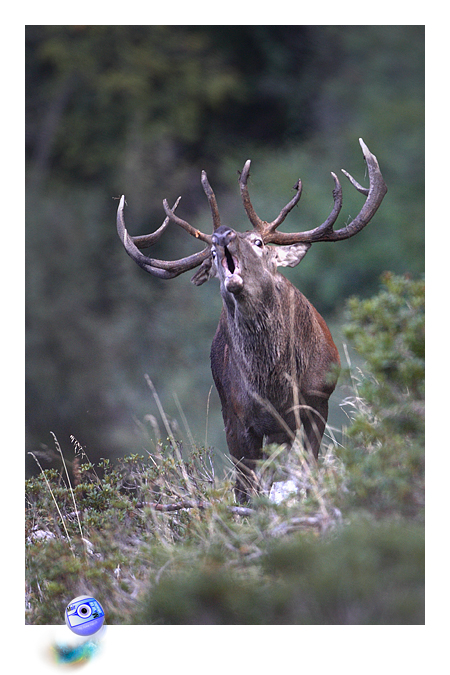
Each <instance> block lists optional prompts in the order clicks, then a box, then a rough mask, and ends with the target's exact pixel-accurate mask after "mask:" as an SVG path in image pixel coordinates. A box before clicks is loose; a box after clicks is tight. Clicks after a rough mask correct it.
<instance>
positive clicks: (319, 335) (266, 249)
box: [117, 139, 387, 501]
mask: <svg viewBox="0 0 450 675" xmlns="http://www.w3.org/2000/svg"><path fill="white" fill-rule="evenodd" d="M360 145H361V148H362V151H363V155H364V159H365V161H366V164H367V169H368V172H369V188H364V187H362V186H361V185H359V183H358V182H357V181H356V180H355V179H354V178H353V177H352V176H350V174H348V173H347V172H346V171H344V170H343V173H344V174H345V175H346V176H347V178H348V179H349V180H350V182H351V183H352V185H353V186H354V187H355V188H356V189H357V190H358V191H359V192H361V193H362V194H364V195H366V201H365V203H364V205H363V207H362V209H361V211H360V213H359V214H358V215H357V216H356V218H354V220H352V221H351V222H350V223H349V224H348V225H346V226H345V227H343V228H342V229H339V230H334V229H333V225H334V223H335V222H336V220H337V217H338V215H339V212H340V210H341V206H342V189H341V186H340V183H339V180H338V178H337V176H336V175H335V174H334V173H332V176H333V179H334V184H335V187H334V190H333V198H334V206H333V209H332V211H331V213H330V215H329V216H328V218H327V219H326V220H325V222H324V223H322V225H319V227H316V228H314V229H312V230H308V231H305V232H297V233H293V234H291V233H282V232H278V231H277V228H278V226H279V225H281V223H282V222H283V221H284V219H285V218H286V216H287V215H288V213H289V212H290V211H292V209H293V208H294V206H295V205H296V204H298V202H299V199H300V195H301V190H302V184H301V181H300V180H299V181H298V182H297V184H296V185H295V190H296V194H295V196H294V197H293V199H292V200H291V201H290V202H289V203H288V204H287V205H286V206H285V207H284V208H283V209H282V210H281V212H280V214H279V215H278V216H277V217H276V218H275V220H273V221H272V222H271V223H268V222H266V221H264V220H261V218H259V216H257V214H256V213H255V211H254V209H253V206H252V203H251V201H250V197H249V194H248V188H247V180H248V176H249V171H250V160H248V161H247V162H246V163H245V166H244V169H243V171H242V173H241V174H240V178H239V185H240V190H241V195H242V199H243V202H244V208H245V211H246V213H247V216H248V218H249V220H250V222H251V224H252V226H253V229H252V230H250V231H249V232H237V231H236V230H234V229H232V228H231V227H227V226H225V225H221V222H220V217H219V211H218V208H217V202H216V198H215V195H214V192H213V191H212V189H211V186H210V185H209V183H208V179H207V177H206V173H205V172H204V171H203V172H202V178H201V181H202V185H203V189H204V191H205V193H206V196H207V198H208V201H209V206H210V209H211V213H212V220H213V226H214V230H213V233H212V234H203V233H202V232H200V231H199V230H197V229H196V228H194V227H192V226H191V225H190V224H189V223H187V222H186V221H185V220H182V219H181V218H180V217H178V216H177V215H175V213H174V211H175V208H176V206H177V205H178V201H177V202H176V204H175V205H174V207H173V208H172V209H170V208H169V205H168V203H167V201H166V200H164V202H163V205H164V210H165V212H166V216H167V217H166V219H165V221H164V223H163V224H162V226H161V227H160V228H159V229H158V230H157V231H156V232H154V233H153V234H149V235H144V236H138V237H131V236H130V235H129V234H128V232H127V230H126V229H125V223H124V217H123V209H124V203H125V198H124V197H123V196H122V198H121V200H120V203H119V208H118V211H117V230H118V233H119V236H120V239H121V240H122V243H123V245H124V247H125V250H126V251H127V253H128V254H129V255H130V256H131V257H132V258H133V260H134V261H135V262H136V263H137V264H138V265H139V266H140V267H142V268H143V269H144V270H146V272H149V273H150V274H153V275H155V276H157V277H159V278H161V279H172V278H173V277H176V276H178V275H179V274H182V273H183V272H186V271H187V270H191V269H193V268H195V267H198V266H200V268H199V270H198V271H197V272H196V274H195V275H194V276H193V277H192V282H193V283H194V284H195V285H197V286H199V285H200V284H203V283H204V282H205V281H207V280H208V279H210V278H211V277H215V276H217V277H218V278H219V281H220V291H221V294H222V299H223V309H222V314H221V316H220V320H219V325H218V327H217V331H216V335H215V337H214V340H213V343H212V347H211V368H212V374H213V378H214V382H215V384H216V387H217V390H218V392H219V396H220V400H221V403H222V414H223V419H224V423H225V431H226V438H227V443H228V448H229V451H230V454H231V456H232V459H233V461H234V463H235V465H236V466H237V468H238V471H237V481H236V489H235V491H236V497H237V499H238V500H239V501H247V500H248V499H249V498H250V496H251V494H254V493H255V492H257V491H258V481H257V479H256V476H255V473H254V469H255V464H256V460H259V459H261V458H262V454H263V450H262V448H263V442H265V443H287V444H292V441H293V438H294V436H295V432H296V430H297V429H298V427H299V423H300V425H301V426H302V427H303V434H304V439H305V441H306V445H307V447H309V448H310V450H311V452H312V454H313V455H314V457H315V458H317V457H318V454H319V447H320V443H321V440H322V436H323V433H324V430H325V425H326V421H327V417H328V399H329V397H330V395H331V393H332V392H333V390H334V388H335V385H336V381H337V377H338V372H339V365H340V363H339V355H338V350H337V349H336V346H335V344H334V342H333V339H332V337H331V334H330V331H329V330H328V327H327V325H326V323H325V321H324V320H323V318H322V317H321V316H320V314H319V313H318V312H317V311H316V309H315V308H314V307H313V306H312V305H311V303H310V302H309V301H308V300H307V299H306V298H305V296H304V295H302V294H301V293H300V291H298V290H297V288H295V287H294V286H293V285H292V284H291V283H290V282H289V281H288V280H287V279H286V278H285V277H284V276H283V275H281V274H279V273H278V272H277V267H278V266H281V267H285V266H289V267H294V266H295V265H297V264H298V263H299V262H300V261H301V260H302V258H303V257H304V256H305V254H306V252H307V251H308V249H309V248H310V246H311V244H313V243H315V242H319V241H341V240H343V239H348V238H349V237H353V236H354V235H355V234H357V233H358V232H360V231H361V230H362V229H363V227H365V226H366V225H367V223H368V222H369V221H370V220H371V218H372V217H373V216H374V214H375V212H376V211H377V209H378V207H379V206H380V204H381V202H382V200H383V197H384V195H385V194H386V191H387V188H386V185H385V183H384V180H383V177H382V175H381V172H380V168H379V166H378V162H377V159H376V157H375V156H374V155H373V154H372V153H371V152H370V151H369V149H368V148H367V146H366V145H365V144H364V142H363V141H362V139H360ZM169 222H173V223H175V224H177V225H179V226H180V227H182V228H183V229H185V230H186V231H187V232H188V233H189V234H191V235H193V236H194V237H195V238H197V239H200V240H201V241H203V242H204V243H205V244H206V248H204V249H203V250H202V251H199V252H198V253H195V254H193V255H191V256H188V257H186V258H182V259H181V260H174V261H165V260H157V259H154V258H149V257H147V256H146V255H144V254H143V253H141V251H140V250H139V249H142V248H146V247H149V246H151V245H152V244H154V243H155V242H156V241H157V240H158V239H159V237H160V236H161V234H162V233H163V232H164V230H165V229H166V227H167V225H168V224H169ZM268 244H276V246H268Z"/></svg>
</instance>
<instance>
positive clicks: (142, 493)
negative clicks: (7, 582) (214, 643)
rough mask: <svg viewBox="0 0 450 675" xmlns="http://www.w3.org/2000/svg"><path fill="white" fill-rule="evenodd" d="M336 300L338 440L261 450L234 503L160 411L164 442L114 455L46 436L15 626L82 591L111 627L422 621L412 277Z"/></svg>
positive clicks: (417, 291)
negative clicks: (343, 348) (344, 353)
mask: <svg viewBox="0 0 450 675" xmlns="http://www.w3.org/2000/svg"><path fill="white" fill-rule="evenodd" d="M349 312H350V315H349V323H348V327H347V329H346V334H347V337H348V338H349V340H350V341H351V342H352V343H353V344H354V345H355V347H356V348H357V349H358V351H359V353H360V354H361V356H362V357H363V358H364V359H365V361H366V363H365V365H364V366H363V367H362V368H360V369H355V368H352V367H351V363H350V360H349V369H348V373H347V376H348V387H349V395H348V397H347V398H346V400H345V401H344V402H343V405H344V409H345V410H346V411H347V414H348V416H349V426H348V428H347V430H345V433H344V442H343V443H342V444H339V443H337V442H336V441H335V440H331V441H328V442H324V443H323V444H322V456H321V458H320V461H319V462H318V463H317V464H316V463H315V462H312V461H311V460H310V459H309V458H308V457H307V455H305V453H304V451H303V448H302V446H301V443H300V442H299V441H298V440H296V442H295V443H294V445H293V447H292V449H291V450H289V452H288V451H287V450H286V448H284V447H283V446H270V447H268V448H266V450H267V453H266V457H265V459H264V461H262V462H261V463H260V467H259V473H260V476H261V483H262V485H263V487H264V490H263V493H262V495H261V496H260V497H258V498H256V499H254V501H253V502H252V503H251V505H249V506H247V507H242V506H238V505H237V504H236V503H235V501H234V496H233V490H232V475H231V471H230V475H226V476H225V477H222V476H221V477H218V476H217V475H216V474H215V469H214V462H213V459H212V454H211V452H210V451H209V450H208V449H206V448H195V447H193V446H192V445H190V446H189V447H183V444H182V443H180V442H179V441H176V440H175V438H174V436H173V434H172V432H171V429H170V426H169V425H168V423H167V420H166V419H165V417H164V411H163V410H162V409H161V410H160V412H161V415H162V418H163V422H164V424H165V426H166V430H167V432H168V433H167V435H168V438H167V440H166V441H164V442H163V443H161V442H160V443H158V444H157V446H156V450H154V451H152V452H150V451H148V452H147V453H146V454H145V455H132V456H128V457H124V458H122V459H121V460H119V461H117V462H115V463H114V464H112V463H111V462H110V461H109V460H107V459H104V460H102V461H101V462H100V463H99V464H98V465H97V466H94V465H93V464H92V463H91V462H90V461H89V458H88V457H87V454H86V451H85V449H84V448H82V447H81V445H80V444H79V443H78V442H77V441H76V440H75V439H74V438H72V449H71V453H70V455H71V457H72V458H71V460H70V462H69V460H68V459H67V457H65V455H64V453H63V452H62V449H61V447H60V444H59V441H58V439H56V438H54V442H55V446H56V450H57V452H58V453H59V454H60V456H61V459H62V462H63V470H62V471H57V470H55V469H45V470H42V471H41V473H40V475H39V476H38V477H36V478H32V479H30V480H28V481H26V622H27V623H30V624H53V623H59V622H60V621H61V619H62V617H63V615H64V609H65V607H66V605H67V604H68V603H69V602H70V601H71V600H72V599H73V598H74V597H76V596H78V595H85V594H91V595H93V596H94V597H96V598H97V599H98V600H100V602H101V603H102V605H103V607H104V609H105V613H106V620H107V622H108V623H111V624H118V623H129V624H130V623H168V624H177V623H178V624H180V623H181V624H189V623H197V624H198V623H200V624H220V623H234V624H240V623H242V624H253V623H265V624H267V623H303V624H330V623H331V624H351V623H354V624H358V623H359V624H371V623H373V624H380V623H385V624H389V623H397V624H408V623H423V622H424V598H423V594H424V589H423V585H424V571H423V568H424V536H423V519H424V517H423V509H424V499H423V492H424V487H423V483H424V478H423V476H424V459H423V457H424V452H423V426H424V420H423V417H424V415H423V408H424V403H423V398H424V393H423V284H422V283H421V282H412V281H411V280H409V279H406V278H403V277H394V276H386V277H385V278H384V279H383V288H382V290H381V292H380V294H379V295H378V296H376V297H375V298H372V299H371V300H370V301H363V302H361V301H358V300H352V301H351V302H350V303H349ZM149 385H150V386H151V382H150V381H149ZM154 395H156V393H155V392H154ZM331 435H332V434H331ZM65 454H66V455H68V454H69V453H67V451H66V453H65ZM35 459H36V461H37V462H38V463H39V460H38V458H37V457H35ZM68 464H69V466H68ZM273 484H275V486H276V487H278V488H279V490H278V491H274V489H273V488H271V486H272V485H273Z"/></svg>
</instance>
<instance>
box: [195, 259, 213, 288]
mask: <svg viewBox="0 0 450 675" xmlns="http://www.w3.org/2000/svg"><path fill="white" fill-rule="evenodd" d="M212 263H213V259H212V256H209V257H208V258H206V260H204V261H203V262H202V264H201V265H200V267H199V268H198V270H197V272H196V273H195V274H194V276H193V277H192V279H191V281H192V283H193V284H195V286H201V285H202V284H204V283H205V281H208V280H209V279H212V278H213V277H216V276H217V270H216V266H215V265H213V264H212Z"/></svg>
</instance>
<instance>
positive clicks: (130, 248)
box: [117, 195, 210, 279]
mask: <svg viewBox="0 0 450 675" xmlns="http://www.w3.org/2000/svg"><path fill="white" fill-rule="evenodd" d="M178 201H179V200H177V202H176V203H175V205H174V209H175V208H176V206H177V204H178ZM124 205H125V197H124V195H122V197H121V199H120V202H119V206H118V209H117V232H118V234H119V237H120V239H121V240H122V243H123V245H124V247H125V250H126V252H127V253H128V255H129V256H130V257H131V258H132V259H133V260H134V261H135V262H136V263H137V264H138V265H139V267H142V269H144V270H145V271H146V272H149V273H150V274H153V276H155V277H159V278H160V279H173V278H174V277H177V276H178V275H180V274H182V273H183V272H187V271H188V270H191V269H193V268H194V267H198V265H200V264H201V263H202V262H203V261H204V260H206V258H207V257H208V256H209V255H210V248H209V246H207V247H206V248H205V249H203V251H199V252H198V253H194V254H193V255H190V256H187V257H186V258H181V259H179V260H157V259H154V258H149V257H148V256H146V255H144V254H143V253H141V251H140V250H139V248H138V246H137V245H136V243H135V241H134V239H135V238H133V237H131V236H130V235H129V234H128V232H127V229H126V227H125V220H124V216H123V208H124ZM167 208H168V207H167ZM168 210H169V211H170V212H171V214H173V209H172V210H170V209H169V208H168ZM168 219H169V215H168V217H167V219H166V220H168ZM183 222H184V221H183ZM166 226H167V223H166V221H164V223H163V225H162V226H161V227H160V228H159V230H157V232H159V234H158V236H157V237H156V238H153V239H152V240H151V243H153V244H154V243H155V242H156V241H157V240H158V239H159V237H160V236H161V234H162V231H164V229H165V228H166ZM189 227H191V226H189ZM162 228H163V229H162ZM192 229H194V228H192ZM161 230H162V231H161ZM157 232H155V233H153V234H154V235H156V234H157ZM149 236H150V237H151V236H152V235H144V238H145V246H149V245H151V244H149V239H148V237H149Z"/></svg>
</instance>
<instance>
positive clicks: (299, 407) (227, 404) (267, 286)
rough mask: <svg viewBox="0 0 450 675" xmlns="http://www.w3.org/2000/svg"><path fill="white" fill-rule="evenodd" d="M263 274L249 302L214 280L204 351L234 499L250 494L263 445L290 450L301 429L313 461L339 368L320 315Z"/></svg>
mask: <svg viewBox="0 0 450 675" xmlns="http://www.w3.org/2000/svg"><path fill="white" fill-rule="evenodd" d="M239 243H240V244H241V246H242V245H243V243H245V242H242V241H240V242H239ZM249 255H250V253H249V252H247V260H248V257H249ZM265 272H266V274H265V275H264V276H265V277H266V278H265V279H264V281H263V280H260V282H259V291H260V292H259V293H258V294H257V295H256V297H255V293H252V292H250V293H249V292H248V291H247V289H246V286H245V278H244V284H243V287H242V289H241V290H240V291H239V292H238V293H230V292H228V291H227V290H226V288H225V285H224V283H223V281H221V290H222V296H223V305H224V306H223V310H222V314H221V317H220V321H219V325H218V328H217V331H216V335H215V337H214V340H213V343H212V348H211V369H212V374H213V378H214V382H215V385H216V387H217V391H218V393H219V396H220V400H221V403H222V414H223V419H224V423H225V433H226V438H227V444H228V449H229V451H230V454H231V456H232V458H233V459H234V461H235V463H236V465H237V468H238V472H237V483H236V492H237V497H238V499H239V500H240V501H243V500H245V499H246V498H247V497H248V495H249V493H251V492H252V491H254V490H255V488H257V481H256V478H255V475H254V470H255V468H256V466H255V463H256V462H255V461H256V460H259V459H261V458H262V456H263V444H264V443H265V444H270V443H280V444H281V443H287V444H289V445H291V444H292V441H293V439H294V437H295V432H296V430H297V429H298V428H299V426H300V424H301V425H302V426H303V431H304V440H305V444H306V445H307V447H308V448H309V449H310V450H311V451H312V453H313V455H314V457H316V458H317V457H318V454H319V447H320V442H321V439H322V436H323V432H324V428H325V423H326V420H327V417H328V399H329V397H330V395H331V393H332V392H333V390H334V388H335V384H336V379H337V375H338V369H339V354H338V351H337V348H336V346H335V344H334V342H333V340H332V337H331V334H330V331H329V330H328V327H327V325H326V323H325V321H324V320H323V318H322V317H321V316H320V314H319V313H318V312H317V311H316V309H315V308H314V307H313V306H312V305H311V303H310V302H309V301H308V300H307V299H306V298H305V296H304V295H303V294H302V293H300V291H299V290H297V288H295V286H293V285H292V284H291V283H290V282H289V281H288V280H287V279H286V278H285V277H284V276H282V275H281V274H279V273H278V272H277V271H274V272H272V273H269V272H268V271H267V270H265Z"/></svg>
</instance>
